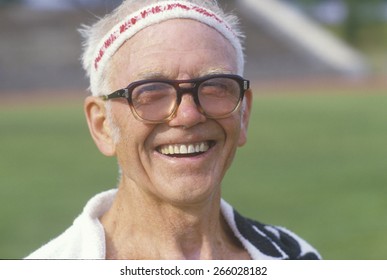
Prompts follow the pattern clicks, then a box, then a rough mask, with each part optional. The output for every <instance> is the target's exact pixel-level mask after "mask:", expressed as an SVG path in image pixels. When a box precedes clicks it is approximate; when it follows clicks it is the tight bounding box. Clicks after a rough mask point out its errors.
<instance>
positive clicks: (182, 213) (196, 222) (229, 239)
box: [101, 184, 246, 259]
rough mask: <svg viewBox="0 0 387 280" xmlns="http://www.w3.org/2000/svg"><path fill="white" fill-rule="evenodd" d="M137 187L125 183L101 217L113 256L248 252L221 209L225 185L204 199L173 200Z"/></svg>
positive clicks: (109, 255)
mask: <svg viewBox="0 0 387 280" xmlns="http://www.w3.org/2000/svg"><path fill="white" fill-rule="evenodd" d="M135 189H136V188H130V187H128V186H124V185H123V184H121V185H120V187H119V190H118V193H117V196H116V199H115V201H114V203H113V206H112V208H111V209H110V210H109V211H108V212H107V213H106V214H105V215H103V216H102V218H101V222H102V224H103V226H104V228H105V233H106V248H107V249H106V257H107V258H112V259H232V258H239V259H240V258H242V255H241V254H243V256H244V257H246V252H245V251H244V250H243V249H242V248H241V245H240V244H239V241H238V240H236V238H235V237H234V235H233V234H232V232H231V230H230V229H229V227H228V225H227V223H226V221H225V220H224V219H223V217H222V215H221V214H220V191H219V192H218V193H215V194H214V195H213V196H212V197H210V198H207V199H206V200H204V201H200V202H194V203H181V204H173V203H166V202H163V201H161V200H159V199H156V198H154V197H152V196H144V195H140V194H139V193H138V192H137V191H133V190H135ZM237 255H238V256H237Z"/></svg>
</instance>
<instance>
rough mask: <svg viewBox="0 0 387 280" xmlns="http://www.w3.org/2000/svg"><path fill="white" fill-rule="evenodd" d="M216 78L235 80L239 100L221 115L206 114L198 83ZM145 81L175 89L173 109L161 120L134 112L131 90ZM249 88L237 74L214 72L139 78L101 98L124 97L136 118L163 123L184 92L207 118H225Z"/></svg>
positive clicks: (172, 114) (177, 106)
mask: <svg viewBox="0 0 387 280" xmlns="http://www.w3.org/2000/svg"><path fill="white" fill-rule="evenodd" d="M216 78H226V79H231V80H233V81H236V82H237V84H238V85H239V90H240V92H239V100H238V102H237V104H236V106H235V108H234V109H233V110H232V111H231V112H229V113H226V114H224V115H221V116H211V115H209V114H207V113H206V112H205V110H203V108H202V106H201V104H200V101H199V88H200V85H201V84H203V83H204V82H206V81H208V80H211V79H216ZM147 83H165V84H168V85H171V86H172V87H174V88H175V90H176V105H175V108H174V110H173V111H172V112H171V114H170V115H169V116H167V117H165V118H164V119H162V120H158V121H155V120H147V119H144V118H143V117H141V116H140V115H139V114H138V113H137V112H136V109H135V108H134V106H133V102H132V92H133V90H134V89H135V88H136V87H138V86H141V85H144V84H147ZM181 84H185V85H187V84H190V85H191V86H184V87H182V86H180V85H181ZM249 88H250V81H249V80H246V79H244V78H243V77H241V76H239V75H234V74H215V75H207V76H203V77H200V78H195V79H187V80H169V79H146V80H139V81H135V82H132V83H130V84H129V85H128V86H127V87H126V88H123V89H119V90H117V91H114V92H113V93H111V94H108V95H102V96H101V98H102V99H103V100H109V99H114V98H125V99H127V101H128V104H129V107H130V109H131V111H132V113H133V115H134V116H135V117H136V118H137V119H138V120H140V121H143V122H147V123H163V122H166V121H170V120H171V119H172V118H173V117H174V116H175V114H176V112H177V109H178V108H179V106H180V103H181V100H182V97H183V95H184V94H186V93H188V94H191V95H192V96H193V99H194V102H195V104H196V106H197V108H198V110H199V111H200V112H201V113H202V114H204V115H205V116H206V117H207V118H211V119H221V118H226V117H228V116H230V115H231V114H233V113H234V112H235V111H236V110H237V109H238V108H239V107H240V104H241V103H242V101H243V98H244V94H245V92H246V91H247V90H248V89H249Z"/></svg>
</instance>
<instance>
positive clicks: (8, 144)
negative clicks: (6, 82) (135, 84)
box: [0, 91, 387, 259]
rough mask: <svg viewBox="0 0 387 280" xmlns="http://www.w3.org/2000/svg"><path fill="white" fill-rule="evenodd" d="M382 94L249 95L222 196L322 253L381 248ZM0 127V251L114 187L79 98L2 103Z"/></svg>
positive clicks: (340, 255) (60, 225)
mask: <svg viewBox="0 0 387 280" xmlns="http://www.w3.org/2000/svg"><path fill="white" fill-rule="evenodd" d="M386 105H387V95H386V94H385V93H383V92H382V91H379V92H378V91H373V92H372V91H370V92H367V93H358V94H343V93H341V92H329V94H319V93H317V94H313V93H312V94H310V95H297V94H290V95H281V94H279V95H278V94H274V95H265V96H256V97H255V101H254V107H253V110H254V111H253V114H252V119H251V122H250V127H249V139H248V143H247V145H246V146H245V147H243V148H241V149H240V150H239V152H238V154H237V157H236V159H235V162H234V165H233V166H232V168H231V169H230V171H229V173H228V175H227V176H226V178H225V181H224V184H223V189H224V191H223V196H224V198H225V199H226V200H228V201H229V202H231V203H232V204H233V205H234V206H235V207H236V208H237V209H238V210H239V211H240V212H241V213H242V214H244V215H247V216H250V217H252V218H255V219H258V220H260V221H262V222H267V223H272V224H278V225H283V226H285V227H287V228H289V229H291V230H293V231H295V232H296V233H298V234H299V235H301V236H302V237H304V238H305V239H307V240H308V241H309V242H310V243H312V244H313V245H314V246H315V247H316V248H317V249H318V250H319V251H320V253H321V254H322V255H323V257H324V258H326V259H387V218H386V214H387V203H386V188H387V172H386V171H387V144H386V143H387V110H386ZM0 131H1V137H0V221H1V227H0V236H1V238H0V259H14V258H16V259H18V258H22V257H24V256H25V255H27V254H28V253H29V252H31V251H32V250H34V249H36V248H37V247H39V246H40V245H41V244H43V243H44V242H46V241H48V240H49V239H51V238H53V237H55V236H56V235H58V234H59V233H61V232H62V231H63V230H64V229H66V228H67V227H68V226H69V225H70V224H71V222H72V221H73V219H74V217H75V216H76V215H78V214H79V213H80V211H81V210H82V207H83V206H84V204H85V202H86V201H87V200H88V199H89V198H90V197H91V196H92V195H94V194H95V193H97V192H99V191H102V190H105V189H109V188H111V187H113V186H114V185H115V183H116V180H117V179H116V178H117V176H116V174H117V164H116V162H115V159H113V158H105V157H103V156H102V155H100V154H99V152H98V151H97V149H96V148H95V146H94V144H93V143H92V140H91V138H90V137H89V134H88V131H87V126H86V123H85V121H84V116H83V112H82V104H75V103H74V104H67V105H54V104H53V105H50V106H37V105H34V106H27V105H23V106H17V107H16V106H7V107H5V106H2V107H0Z"/></svg>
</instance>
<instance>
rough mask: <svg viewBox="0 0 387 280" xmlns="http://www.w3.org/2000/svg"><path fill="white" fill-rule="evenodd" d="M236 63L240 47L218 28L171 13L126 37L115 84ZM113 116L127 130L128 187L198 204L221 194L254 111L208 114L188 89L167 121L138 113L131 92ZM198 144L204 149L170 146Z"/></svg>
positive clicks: (115, 65) (187, 75) (123, 162)
mask: <svg viewBox="0 0 387 280" xmlns="http://www.w3.org/2000/svg"><path fill="white" fill-rule="evenodd" d="M236 69H237V63H236V54H235V51H234V49H233V48H232V46H231V44H230V43H229V42H228V41H227V40H226V39H225V38H224V37H223V36H222V35H221V34H220V33H218V32H217V31H216V30H214V29H212V28H210V27H208V26H207V25H204V24H202V23H199V22H196V21H193V20H169V21H166V22H163V23H161V24H157V25H153V26H150V27H148V28H146V29H144V30H142V31H140V32H139V33H137V34H136V35H135V36H134V37H133V38H131V39H130V40H129V41H128V42H126V43H125V44H124V45H123V46H122V47H121V48H120V50H119V51H118V52H117V53H116V54H115V55H114V57H113V58H112V64H111V67H110V72H109V80H110V82H111V86H112V89H113V90H116V89H120V88H124V87H126V86H127V85H128V84H129V83H130V82H133V81H137V80H142V79H149V78H167V79H192V78H197V77H201V76H205V75H208V74H214V73H218V74H219V73H236ZM248 100H249V101H250V99H249V98H248ZM247 110H248V109H247ZM112 117H113V120H114V123H115V124H116V126H117V127H118V128H119V130H120V136H121V137H120V139H119V141H118V143H116V148H115V149H116V154H117V158H118V161H119V164H120V166H121V169H122V182H123V184H124V186H127V187H131V188H133V189H134V190H135V191H136V192H142V193H143V194H146V195H150V196H151V197H153V198H156V199H158V200H160V201H167V202H169V203H173V204H185V205H186V204H187V203H188V204H189V203H197V202H201V201H203V200H205V199H208V198H210V197H213V195H215V194H217V195H219V194H220V183H221V181H222V179H223V176H224V174H225V172H226V170H227V168H228V167H229V166H230V164H231V162H232V160H233V157H234V154H235V151H236V148H237V147H238V146H240V145H243V144H244V143H245V141H246V129H245V128H246V126H247V119H248V113H246V114H241V112H240V111H237V112H235V113H234V114H233V115H232V116H230V117H228V118H224V119H219V120H213V119H207V118H206V117H204V115H202V114H201V113H200V112H199V111H198V110H197V107H196V105H195V103H194V101H193V98H192V96H191V95H189V94H185V95H184V96H183V99H182V102H181V104H180V107H179V109H178V111H177V114H176V116H175V117H174V118H173V119H172V120H171V121H169V122H166V123H162V124H146V123H143V122H141V121H139V120H137V119H135V117H134V116H133V114H132V112H131V110H130V109H129V106H128V104H127V101H126V100H124V99H122V100H120V99H116V100H114V101H112ZM190 146H191V147H190ZM192 147H193V148H194V149H195V148H197V147H199V148H201V149H202V150H204V152H201V153H195V154H167V153H165V151H166V150H168V151H169V150H171V149H172V150H175V149H179V150H180V151H183V152H184V150H185V149H187V150H190V149H192Z"/></svg>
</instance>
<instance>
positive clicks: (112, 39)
mask: <svg viewBox="0 0 387 280" xmlns="http://www.w3.org/2000/svg"><path fill="white" fill-rule="evenodd" d="M175 9H182V10H186V11H195V12H197V13H199V14H201V15H203V16H205V17H208V18H212V19H214V20H216V21H217V22H219V23H221V24H224V21H223V20H221V19H220V18H219V17H218V16H217V15H216V14H214V13H211V12H210V11H208V10H206V9H204V8H201V7H198V6H187V5H184V4H181V3H172V4H167V5H158V6H154V7H151V8H148V9H146V10H143V11H141V12H139V14H137V15H135V16H133V17H132V18H130V19H128V20H126V21H125V22H124V23H122V24H121V25H120V26H119V29H118V30H114V31H113V32H112V33H111V34H110V35H109V37H108V38H107V39H106V40H105V42H104V44H103V46H102V47H101V48H100V50H99V51H98V55H97V57H96V58H95V60H94V68H95V70H98V64H99V62H100V61H101V59H102V57H103V56H104V54H105V52H106V50H107V49H108V48H109V47H110V46H111V45H112V44H113V43H114V42H115V41H116V40H117V39H118V37H119V36H120V35H121V34H123V33H125V32H126V31H127V30H129V29H130V28H131V27H132V26H134V25H135V24H136V23H138V22H139V21H141V20H144V19H146V18H147V17H148V16H150V15H156V14H160V13H162V12H165V11H172V10H175ZM225 26H226V27H227V29H229V30H230V31H231V32H232V30H231V29H230V28H229V27H228V25H226V24H225Z"/></svg>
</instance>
